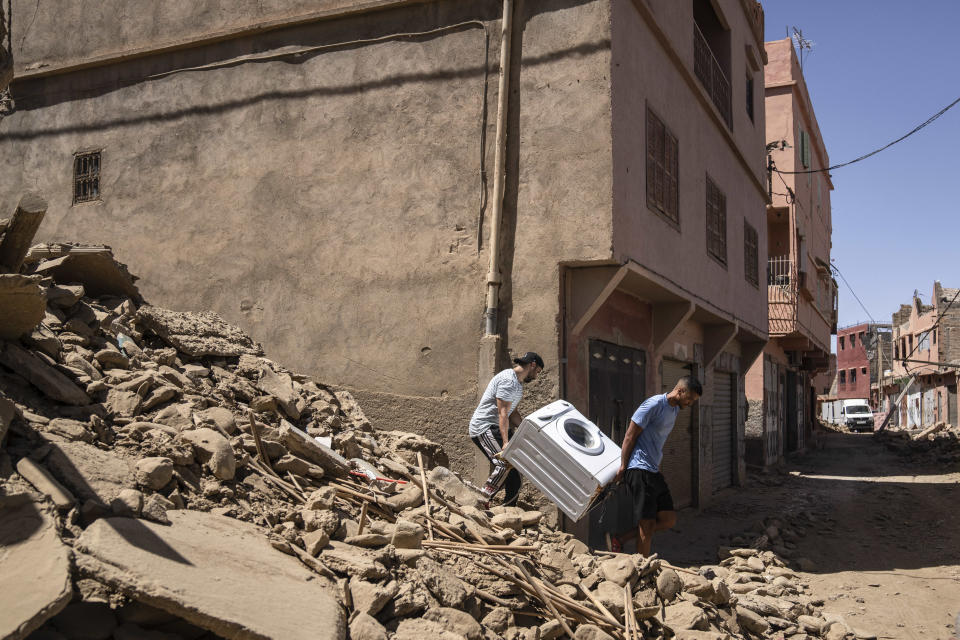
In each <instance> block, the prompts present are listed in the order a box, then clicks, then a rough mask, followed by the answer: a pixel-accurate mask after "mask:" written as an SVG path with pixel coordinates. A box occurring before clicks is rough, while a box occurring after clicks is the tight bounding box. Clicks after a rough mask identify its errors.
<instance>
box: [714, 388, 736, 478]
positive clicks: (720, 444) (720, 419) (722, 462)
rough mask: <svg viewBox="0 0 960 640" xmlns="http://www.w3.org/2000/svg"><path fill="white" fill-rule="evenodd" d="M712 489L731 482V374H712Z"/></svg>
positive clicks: (733, 431)
mask: <svg viewBox="0 0 960 640" xmlns="http://www.w3.org/2000/svg"><path fill="white" fill-rule="evenodd" d="M713 381H714V382H713V441H712V444H713V490H714V491H719V490H720V489H725V488H726V487H729V486H730V485H732V484H733V460H734V453H733V452H734V447H736V443H737V428H736V425H735V423H734V421H733V416H734V411H733V406H734V405H733V403H734V399H733V389H734V385H733V374H732V373H721V372H720V371H715V372H714V374H713Z"/></svg>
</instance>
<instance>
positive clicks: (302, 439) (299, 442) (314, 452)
mask: <svg viewBox="0 0 960 640" xmlns="http://www.w3.org/2000/svg"><path fill="white" fill-rule="evenodd" d="M278 434H279V436H280V443H281V444H283V446H285V447H286V448H287V449H288V450H289V451H290V452H291V453H293V454H295V455H297V456H300V457H301V458H304V459H305V460H309V461H310V462H313V463H314V464H317V465H319V466H320V467H322V468H323V471H324V472H325V473H328V474H330V475H333V476H335V477H337V478H343V477H346V476H347V475H349V473H350V463H349V462H347V460H346V458H344V457H343V456H341V455H340V454H339V453H337V452H336V451H334V450H333V449H331V448H330V447H327V446H324V445H322V444H320V443H319V442H317V441H316V440H315V439H313V438H311V437H310V436H309V435H307V433H306V432H304V431H302V430H300V429H298V428H296V427H294V426H293V425H291V424H289V423H287V424H281V425H280V428H279V429H278Z"/></svg>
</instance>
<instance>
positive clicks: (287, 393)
mask: <svg viewBox="0 0 960 640" xmlns="http://www.w3.org/2000/svg"><path fill="white" fill-rule="evenodd" d="M257 388H258V389H260V390H261V391H263V392H264V393H265V394H267V395H269V396H270V397H272V398H274V399H275V400H276V401H277V405H278V406H279V407H280V408H281V409H283V412H284V413H285V414H287V415H288V416H289V417H290V418H291V419H293V420H299V419H300V411H301V409H300V406H299V402H298V401H299V400H300V395H299V394H298V393H297V392H296V390H295V389H294V388H293V380H292V379H291V378H290V376H288V375H286V374H280V373H276V372H274V370H273V369H271V368H270V367H268V366H262V367H260V379H259V380H258V381H257Z"/></svg>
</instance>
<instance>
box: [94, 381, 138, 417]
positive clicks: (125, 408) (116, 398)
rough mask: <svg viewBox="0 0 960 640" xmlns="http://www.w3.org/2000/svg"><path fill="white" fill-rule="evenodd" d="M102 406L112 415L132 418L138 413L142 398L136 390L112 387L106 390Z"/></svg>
mask: <svg viewBox="0 0 960 640" xmlns="http://www.w3.org/2000/svg"><path fill="white" fill-rule="evenodd" d="M103 404H104V406H105V407H106V408H107V411H109V412H110V413H111V414H112V415H114V416H121V417H124V418H132V417H133V416H135V415H137V414H138V413H140V409H141V408H142V407H143V398H142V397H140V394H138V393H137V392H136V391H125V390H123V389H121V388H119V387H114V388H113V389H110V391H108V392H107V400H106V402H104V403H103Z"/></svg>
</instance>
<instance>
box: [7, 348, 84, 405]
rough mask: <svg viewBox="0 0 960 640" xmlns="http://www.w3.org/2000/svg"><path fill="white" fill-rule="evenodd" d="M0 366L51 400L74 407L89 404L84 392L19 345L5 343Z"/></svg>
mask: <svg viewBox="0 0 960 640" xmlns="http://www.w3.org/2000/svg"><path fill="white" fill-rule="evenodd" d="M0 364H2V365H3V366H5V367H7V368H8V369H10V370H12V371H13V372H14V373H16V374H17V375H19V376H20V377H22V378H24V379H25V380H26V381H27V382H29V383H30V384H32V385H33V386H35V387H36V388H38V389H39V390H40V391H42V392H43V393H44V395H46V396H47V397H48V398H50V399H51V400H55V401H56V402H61V403H63V404H71V405H76V406H83V405H87V404H90V396H88V395H87V392H86V391H84V390H83V389H81V388H80V387H78V386H77V385H76V384H75V383H74V382H73V381H72V380H70V379H69V378H68V377H67V376H65V375H63V374H62V373H60V372H59V371H57V370H56V369H54V368H53V367H51V366H50V365H48V364H47V363H46V362H44V361H43V360H41V359H40V358H39V357H37V356H36V355H34V354H32V353H30V352H29V351H27V350H26V349H24V348H23V347H21V346H19V345H16V344H14V343H12V342H7V343H6V344H5V345H4V346H3V350H2V351H0Z"/></svg>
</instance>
